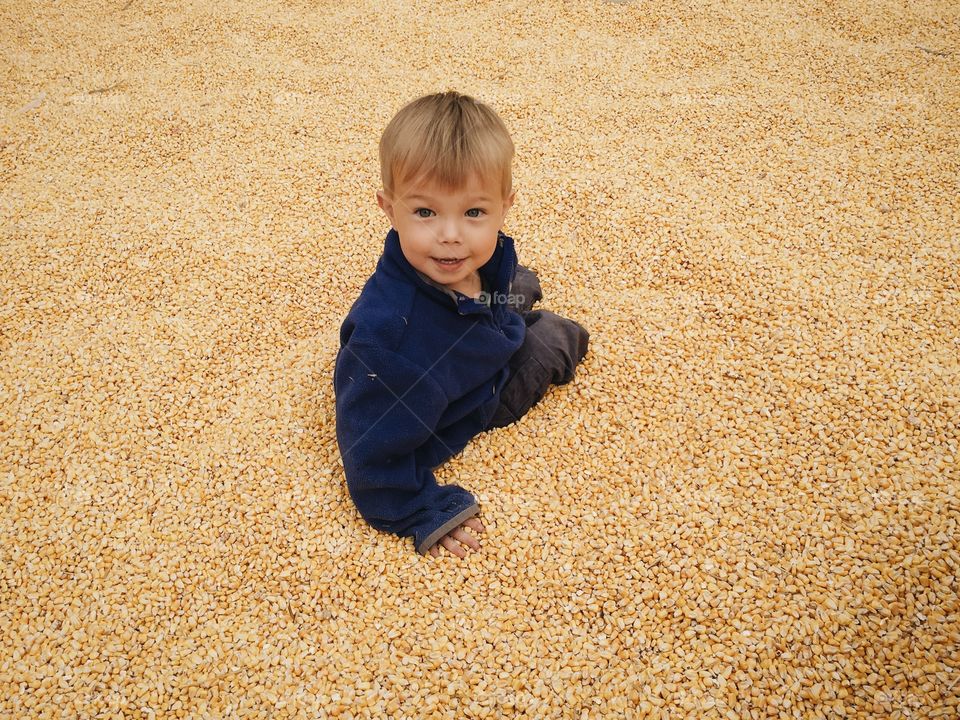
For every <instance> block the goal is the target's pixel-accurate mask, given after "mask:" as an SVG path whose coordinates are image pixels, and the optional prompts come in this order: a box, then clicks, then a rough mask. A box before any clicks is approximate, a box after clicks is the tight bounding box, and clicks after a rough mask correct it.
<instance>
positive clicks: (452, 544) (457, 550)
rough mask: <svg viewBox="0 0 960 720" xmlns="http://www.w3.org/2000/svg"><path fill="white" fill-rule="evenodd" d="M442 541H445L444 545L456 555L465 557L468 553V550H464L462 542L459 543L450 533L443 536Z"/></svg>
mask: <svg viewBox="0 0 960 720" xmlns="http://www.w3.org/2000/svg"><path fill="white" fill-rule="evenodd" d="M440 542H441V543H443V546H444V547H445V548H446V549H447V550H449V551H450V552H452V553H453V554H454V555H456V556H457V557H458V558H462V557H465V556H466V554H467V552H466V550H464V549H463V548H462V547H460V543H458V542H457V541H456V540H454V539H453V538H452V537H450V536H449V535H444V536H443V538H441V540H440Z"/></svg>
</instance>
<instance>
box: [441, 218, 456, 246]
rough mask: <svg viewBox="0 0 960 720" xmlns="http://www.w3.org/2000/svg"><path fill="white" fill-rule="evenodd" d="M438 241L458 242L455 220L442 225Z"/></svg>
mask: <svg viewBox="0 0 960 720" xmlns="http://www.w3.org/2000/svg"><path fill="white" fill-rule="evenodd" d="M440 240H442V241H443V242H446V243H451V242H459V241H460V227H459V226H458V225H457V223H456V221H455V220H450V221H448V222H445V223H443V226H442V227H441V230H440Z"/></svg>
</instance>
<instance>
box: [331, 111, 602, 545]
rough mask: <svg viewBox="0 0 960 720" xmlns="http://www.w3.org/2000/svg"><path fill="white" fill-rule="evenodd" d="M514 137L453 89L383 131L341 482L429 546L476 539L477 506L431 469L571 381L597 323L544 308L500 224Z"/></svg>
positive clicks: (355, 321)
mask: <svg viewBox="0 0 960 720" xmlns="http://www.w3.org/2000/svg"><path fill="white" fill-rule="evenodd" d="M513 152H514V146H513V141H512V140H511V139H510V135H509V133H508V132H507V129H506V127H505V126H504V124H503V122H502V121H501V120H500V118H499V117H498V116H497V115H496V113H495V112H494V111H493V110H491V109H490V108H489V107H488V106H487V105H485V104H483V103H480V102H477V101H476V100H474V99H473V98H471V97H469V96H466V95H461V94H459V93H456V92H445V93H439V94H436V95H428V96H425V97H422V98H419V99H418V100H414V101H413V102H411V103H410V104H408V105H407V106H406V107H404V108H403V109H401V110H400V112H398V113H397V115H396V116H395V117H394V118H393V119H392V120H391V121H390V123H389V124H388V125H387V128H386V130H385V131H384V133H383V137H382V138H381V139H380V171H381V177H382V181H383V189H382V190H381V191H379V192H377V202H378V204H379V205H380V207H381V208H382V209H383V211H384V213H386V215H387V217H388V218H389V219H390V223H391V225H392V226H393V227H392V228H391V230H390V231H389V233H388V234H387V238H386V244H385V246H384V250H383V254H382V255H381V257H380V260H379V262H378V263H377V267H376V271H375V272H374V273H373V275H372V276H371V277H370V278H369V279H368V280H367V282H366V284H365V285H364V287H363V290H362V292H361V293H360V297H359V298H358V299H357V300H356V302H354V304H353V307H352V308H351V309H350V312H349V314H348V315H347V317H346V319H345V320H344V322H343V325H342V326H341V328H340V350H339V352H338V354H337V361H336V366H335V369H334V376H333V383H334V391H335V394H336V411H337V442H338V444H339V446H340V453H341V455H342V457H343V469H344V474H345V475H346V480H347V487H348V489H349V491H350V497H351V498H352V499H353V501H354V503H355V504H356V506H357V509H358V510H359V511H360V514H361V515H362V516H363V518H364V519H365V520H366V521H367V522H368V523H370V524H371V525H372V526H373V527H375V528H377V529H379V530H384V531H387V532H392V533H395V534H397V535H400V536H403V537H408V536H409V537H412V538H413V541H414V546H415V547H416V550H417V551H418V552H419V553H420V554H424V555H425V554H426V553H427V552H430V553H431V554H432V555H433V556H437V555H439V554H440V547H441V546H442V547H445V548H446V549H447V550H448V551H449V552H451V553H453V554H455V555H457V556H458V557H461V558H462V557H464V556H465V555H466V551H465V550H464V549H463V548H461V547H460V544H458V543H461V544H463V545H465V546H466V547H470V548H472V549H474V550H477V549H479V547H480V545H479V543H478V542H477V540H476V538H474V537H473V536H472V535H471V534H470V533H469V532H468V531H467V528H470V529H472V530H474V531H477V532H483V531H484V529H483V525H482V524H481V523H480V521H479V519H478V518H476V517H474V516H475V515H476V514H477V513H479V511H480V508H479V506H478V505H477V502H476V501H475V500H474V498H473V496H472V495H471V494H470V493H469V492H467V491H466V490H464V489H463V488H461V487H458V486H457V485H439V484H437V481H436V479H435V478H434V475H433V470H434V469H436V468H437V467H438V466H439V465H441V464H442V463H444V462H446V461H447V460H448V459H449V458H451V457H452V456H454V455H456V454H457V453H459V452H460V451H461V450H463V448H464V446H466V444H467V442H469V441H470V439H471V438H472V437H474V436H475V435H477V434H478V433H480V432H483V431H484V430H489V429H490V428H494V427H502V426H504V425H508V424H510V423H512V422H515V421H516V420H518V419H519V418H521V417H522V416H523V415H524V414H525V413H526V412H527V411H528V410H529V409H530V408H531V407H532V406H533V405H534V404H535V403H536V402H537V401H538V400H539V399H540V398H541V397H542V396H543V394H544V393H545V392H546V391H547V389H548V387H549V386H550V384H551V383H555V384H562V383H566V382H569V381H570V380H571V379H572V378H573V375H574V369H575V368H576V366H577V364H578V363H579V362H580V361H581V360H582V359H583V356H584V355H585V354H586V352H587V342H588V339H589V335H588V333H587V331H586V330H584V329H583V328H582V327H581V326H580V325H578V324H577V323H575V322H573V321H571V320H566V319H564V318H561V317H559V316H557V315H555V314H553V313H551V312H548V311H533V312H531V311H530V308H531V306H532V305H533V303H534V302H536V301H537V300H539V299H540V298H541V293H540V284H539V282H538V280H537V276H536V275H535V274H534V273H533V272H531V271H529V270H527V269H526V268H523V267H518V266H517V257H516V254H515V253H514V243H513V239H512V238H510V237H508V236H507V235H505V234H504V233H503V232H502V231H501V227H502V225H503V220H504V217H506V214H507V211H508V210H509V209H510V206H511V205H512V204H513V199H514V195H515V193H514V192H513V189H512V177H511V163H512V160H513Z"/></svg>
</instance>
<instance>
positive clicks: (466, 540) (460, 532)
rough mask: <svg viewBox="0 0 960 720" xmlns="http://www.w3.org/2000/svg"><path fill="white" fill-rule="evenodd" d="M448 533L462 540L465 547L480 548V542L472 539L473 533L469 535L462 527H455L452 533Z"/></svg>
mask: <svg viewBox="0 0 960 720" xmlns="http://www.w3.org/2000/svg"><path fill="white" fill-rule="evenodd" d="M450 534H451V535H452V536H453V537H454V538H455V539H457V540H459V541H460V542H462V543H463V544H464V545H466V546H467V547H469V548H472V549H474V550H479V549H480V543H478V542H477V541H476V539H474V537H473V535H471V534H470V533H468V532H467V531H466V530H464V529H462V528H457V529H456V530H454V531H453V532H452V533H450Z"/></svg>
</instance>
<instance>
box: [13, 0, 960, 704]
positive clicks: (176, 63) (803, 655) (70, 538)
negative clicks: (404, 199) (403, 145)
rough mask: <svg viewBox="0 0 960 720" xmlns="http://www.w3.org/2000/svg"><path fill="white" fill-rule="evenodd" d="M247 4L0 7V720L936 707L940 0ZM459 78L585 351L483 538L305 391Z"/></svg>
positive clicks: (521, 446) (470, 485) (948, 436)
mask: <svg viewBox="0 0 960 720" xmlns="http://www.w3.org/2000/svg"><path fill="white" fill-rule="evenodd" d="M250 5H251V4H249V3H241V2H236V1H234V0H224V1H222V2H207V3H200V2H198V3H192V4H185V5H183V6H182V7H173V6H170V5H167V4H160V3H155V2H151V1H150V0H134V1H133V2H126V0H116V1H115V2H109V3H107V2H98V3H90V2H80V3H69V4H67V5H66V6H64V5H63V4H55V3H49V2H14V3H7V4H5V5H4V6H3V7H2V8H0V20H2V22H0V28H2V29H0V46H2V50H3V55H4V60H5V62H4V67H5V72H4V73H3V76H2V79H0V93H2V104H3V107H4V112H3V121H2V135H0V177H2V182H0V212H2V215H0V221H2V228H3V230H2V236H0V237H2V245H0V247H2V256H0V259H2V264H0V286H2V300H0V351H2V357H3V362H2V369H0V379H2V383H0V447H2V457H0V508H2V512H0V541H2V542H0V558H2V563H0V573H2V574H0V716H3V717H10V718H13V717H17V718H28V717H29V718H143V719H145V720H148V719H149V720H152V719H153V718H187V717H190V718H203V717H209V718H226V717H243V718H274V719H280V718H300V717H310V718H326V717H331V718H379V717H388V718H499V717H528V718H574V719H576V720H581V719H585V718H611V717H627V718H640V717H651V718H671V719H672V718H682V717H690V718H768V717H804V718H806V717H814V718H816V717H820V718H898V717H900V718H921V717H930V718H933V717H955V716H956V715H957V713H958V712H960V710H958V705H960V606H958V599H957V592H958V564H960V552H958V540H957V530H958V528H957V524H958V516H960V503H958V488H960V472H958V462H957V459H958V457H960V449H958V434H960V433H958V425H957V418H958V416H960V409H958V406H960V375H958V356H960V312H958V309H957V308H958V302H960V294H958V269H957V268H958V267H960V257H958V227H960V222H958V221H960V201H958V197H960V187H958V185H960V182H958V177H960V174H958V173H960V166H958V165H960V164H958V140H960V133H958V121H957V118H958V117H960V92H958V83H957V78H958V70H960V68H958V58H960V43H958V39H960V37H958V36H960V33H958V30H960V24H958V23H960V9H958V7H957V5H956V4H955V3H949V2H917V3H907V2H889V1H884V0H880V1H879V2H877V3H873V4H870V5H869V6H863V5H862V4H858V3H854V2H852V1H850V0H848V1H837V2H830V3H823V4H822V6H821V4H814V3H797V2H791V3H786V4H780V3H773V2H749V1H747V2H740V3H734V2H726V3H724V2H705V3H698V4H696V5H695V6H693V7H691V6H690V5H688V4H687V3H680V2H673V1H669V0H668V2H665V3H648V2H597V1H594V2H589V1H588V2H582V3H561V2H556V1H555V0H547V1H546V2H537V3H534V2H519V1H518V2H508V3H503V4H489V5H488V4H482V5H480V4H472V3H454V2H447V1H445V0H441V1H440V2H433V3H424V2H413V3H387V4H382V3H373V2H363V1H361V2H356V3H322V4H319V5H317V4H312V3H305V2H286V3H278V2H275V1H269V2H267V3H263V4H262V5H261V6H259V7H251V6H250ZM445 89H456V90H460V91H462V92H466V93H468V94H471V95H474V96H476V97H478V98H480V99H482V100H484V101H486V102H488V103H490V104H491V105H492V106H493V107H494V108H495V109H496V110H497V111H498V112H499V113H500V114H501V116H502V117H503V119H504V121H505V122H506V124H507V126H508V127H509V128H510V129H511V132H512V134H513V138H514V142H515V143H516V146H517V157H516V161H515V165H514V182H515V185H516V188H517V202H516V204H515V205H514V207H513V209H512V210H511V213H510V215H509V216H508V218H507V223H506V225H505V228H504V229H505V231H506V232H507V233H508V234H510V235H512V236H513V237H514V238H515V239H516V241H517V248H518V254H519V257H520V261H521V262H522V263H524V264H526V265H528V266H530V267H532V268H534V269H535V270H537V272H538V273H539V274H540V279H541V282H542V284H543V288H544V295H545V297H544V300H543V301H542V303H541V307H544V308H547V309H550V310H553V311H555V312H558V313H561V314H563V315H566V316H569V317H572V318H574V319H576V320H578V321H579V322H581V323H582V324H583V325H585V326H586V327H587V328H589V330H590V332H591V349H590V353H589V354H588V355H587V358H586V360H585V362H584V364H583V365H582V366H581V368H580V369H579V370H578V374H577V377H576V379H575V381H574V382H573V383H571V384H570V385H566V386H563V387H557V388H553V389H552V390H551V391H550V393H549V394H548V395H547V397H546V398H545V399H544V400H543V401H542V402H541V403H540V404H539V405H538V406H536V407H535V408H534V409H533V410H532V411H531V412H530V414H529V415H528V416H527V417H526V418H524V419H523V420H522V421H521V422H520V423H519V424H516V425H514V426H511V427H509V428H505V429H502V430H496V431H493V432H490V433H486V434H484V435H482V436H480V437H478V438H476V439H475V440H474V441H473V442H472V443H471V444H470V445H469V446H468V447H467V449H466V450H465V451H464V453H463V454H462V455H460V456H459V457H457V458H455V459H454V460H452V461H451V462H449V463H448V464H447V465H445V466H443V467H442V468H441V469H440V470H439V471H438V479H439V480H440V482H456V483H459V484H461V485H462V486H463V487H466V488H467V489H469V490H470V491H471V492H473V493H474V494H475V495H476V497H477V499H478V500H479V502H480V504H481V515H480V518H481V520H482V521H483V523H484V524H485V525H486V528H487V531H486V533H485V534H484V535H481V536H480V541H481V544H482V546H483V547H482V549H481V550H480V551H479V552H477V553H470V554H468V557H467V558H466V559H465V560H458V559H457V558H454V557H452V556H450V555H449V554H447V553H445V554H444V556H443V557H441V558H431V557H421V556H418V555H417V554H416V553H415V552H414V551H413V547H412V544H411V543H410V541H409V540H404V539H400V538H396V537H393V536H390V535H386V534H382V533H378V532H377V531H375V530H373V529H371V528H370V527H368V526H367V525H366V524H364V523H363V522H362V520H361V519H360V517H359V515H358V514H357V513H356V511H355V509H354V507H353V505H352V503H351V501H350V498H349V496H348V494H347V492H346V487H345V484H344V479H343V473H342V467H341V464H340V456H339V452H338V449H337V446H336V441H335V435H334V421H333V392H332V382H331V379H332V367H333V361H334V357H335V354H336V350H337V345H338V336H337V330H338V327H339V323H340V321H341V319H342V318H343V316H344V315H345V313H346V312H347V310H348V309H349V306H350V304H351V302H352V301H353V299H354V298H355V297H356V295H357V293H358V292H359V290H360V288H361V286H362V284H363V282H364V281H365V279H366V278H367V277H368V276H369V274H370V273H371V272H372V271H373V268H374V266H375V263H376V260H377V257H378V255H379V253H380V251H381V249H382V247H383V237H384V235H385V233H386V231H387V229H388V227H389V226H388V224H387V221H386V218H385V217H384V216H382V214H381V213H380V210H379V209H378V208H377V206H376V202H375V198H374V192H375V191H376V190H377V189H378V186H379V185H378V183H379V175H378V172H379V169H378V166H377V161H376V144H377V141H378V139H379V134H380V132H381V131H382V129H383V127H384V126H385V124H386V122H387V121H388V120H389V118H390V117H391V116H392V114H393V113H394V112H395V111H396V110H397V109H399V107H400V106H401V105H402V104H403V103H405V102H406V101H408V100H410V99H412V98H414V97H417V96H419V95H421V94H424V93H427V92H436V91H439V90H445Z"/></svg>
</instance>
